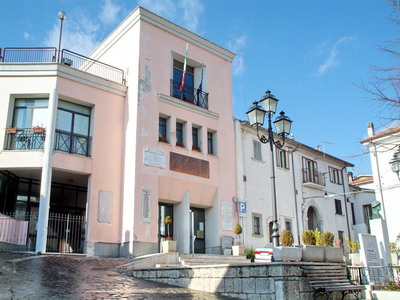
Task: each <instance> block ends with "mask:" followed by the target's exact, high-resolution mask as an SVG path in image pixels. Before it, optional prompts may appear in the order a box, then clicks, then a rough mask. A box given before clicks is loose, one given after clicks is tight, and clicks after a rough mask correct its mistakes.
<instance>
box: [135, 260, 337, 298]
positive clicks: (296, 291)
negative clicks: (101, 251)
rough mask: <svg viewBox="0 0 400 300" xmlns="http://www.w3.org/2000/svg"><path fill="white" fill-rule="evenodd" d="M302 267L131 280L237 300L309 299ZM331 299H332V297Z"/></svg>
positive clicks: (148, 273)
mask: <svg viewBox="0 0 400 300" xmlns="http://www.w3.org/2000/svg"><path fill="white" fill-rule="evenodd" d="M302 265H309V264H307V263H306V264H303V263H290V264H289V263H271V264H246V265H221V266H198V267H190V268H151V269H141V270H134V271H133V277H136V278H142V279H145V280H151V281H157V282H162V283H166V284H169V285H175V286H181V287H188V288H191V289H194V290H200V291H205V292H211V293H218V294H221V295H225V296H229V297H233V298H238V299H282V300H283V299H301V300H303V299H304V300H305V299H312V289H311V288H310V286H309V284H308V280H307V277H304V274H303V270H302V269H301V266H302ZM333 299H335V297H333Z"/></svg>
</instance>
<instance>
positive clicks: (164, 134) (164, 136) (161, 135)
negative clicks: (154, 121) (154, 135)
mask: <svg viewBox="0 0 400 300" xmlns="http://www.w3.org/2000/svg"><path fill="white" fill-rule="evenodd" d="M162 122H163V124H161V123H162ZM158 140H159V141H160V142H163V143H166V144H168V143H169V141H168V118H167V117H165V116H159V117H158Z"/></svg>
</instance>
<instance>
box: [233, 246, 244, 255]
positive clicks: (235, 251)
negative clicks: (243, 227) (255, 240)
mask: <svg viewBox="0 0 400 300" xmlns="http://www.w3.org/2000/svg"><path fill="white" fill-rule="evenodd" d="M232 255H233V256H244V245H235V246H232Z"/></svg>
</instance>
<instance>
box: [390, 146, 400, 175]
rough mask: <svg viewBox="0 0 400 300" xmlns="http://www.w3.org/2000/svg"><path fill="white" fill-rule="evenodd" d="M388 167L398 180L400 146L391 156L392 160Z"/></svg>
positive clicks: (399, 172) (399, 173)
mask: <svg viewBox="0 0 400 300" xmlns="http://www.w3.org/2000/svg"><path fill="white" fill-rule="evenodd" d="M389 164H390V167H391V168H392V171H393V172H395V173H396V174H397V177H398V178H399V179H400V146H399V147H398V149H397V151H396V152H395V153H394V154H393V158H392V159H391V160H390V161H389Z"/></svg>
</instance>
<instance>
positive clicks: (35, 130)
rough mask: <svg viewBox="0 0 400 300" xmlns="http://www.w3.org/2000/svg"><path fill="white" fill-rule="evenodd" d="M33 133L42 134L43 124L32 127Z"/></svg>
mask: <svg viewBox="0 0 400 300" xmlns="http://www.w3.org/2000/svg"><path fill="white" fill-rule="evenodd" d="M32 131H33V133H35V134H42V133H43V132H44V127H43V126H42V125H36V126H33V128H32Z"/></svg>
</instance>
